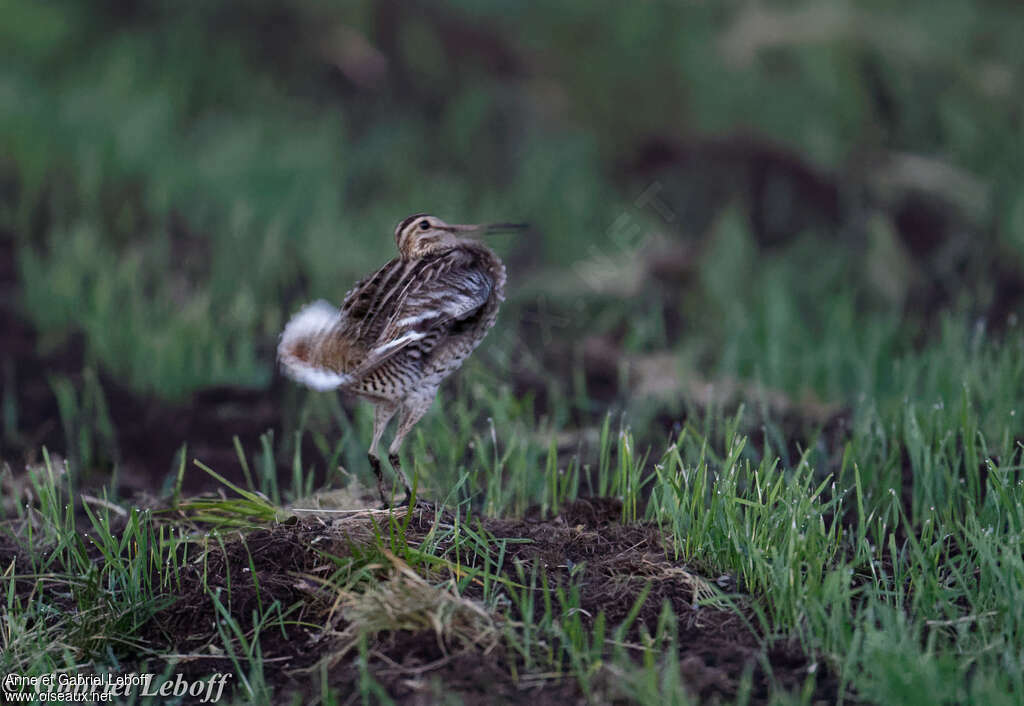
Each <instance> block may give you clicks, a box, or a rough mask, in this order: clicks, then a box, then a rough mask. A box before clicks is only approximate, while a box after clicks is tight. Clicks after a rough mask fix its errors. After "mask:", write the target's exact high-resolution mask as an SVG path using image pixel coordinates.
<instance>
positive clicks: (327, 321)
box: [277, 213, 526, 507]
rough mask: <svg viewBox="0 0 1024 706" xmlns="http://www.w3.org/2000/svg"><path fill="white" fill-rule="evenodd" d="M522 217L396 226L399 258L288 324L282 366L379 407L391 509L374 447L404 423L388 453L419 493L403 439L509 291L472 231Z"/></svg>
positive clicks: (315, 384) (499, 267) (377, 435)
mask: <svg viewBox="0 0 1024 706" xmlns="http://www.w3.org/2000/svg"><path fill="white" fill-rule="evenodd" d="M525 227H526V224H524V223H491V224H477V225H453V224H449V223H446V222H445V221H443V220H441V219H440V218H437V217H435V216H432V215H430V214H426V213H417V214H414V215H412V216H409V217H407V218H405V219H403V220H402V221H401V222H400V223H399V224H398V225H397V227H396V228H395V233H394V235H395V244H396V246H397V248H398V256H397V257H395V258H394V259H392V260H390V261H389V262H388V263H387V264H385V265H384V266H383V267H381V268H380V269H379V270H377V271H376V272H374V273H373V274H371V275H369V276H367V277H365V278H363V279H361V280H359V281H358V282H357V283H356V284H355V285H354V286H353V287H352V288H351V289H350V290H349V291H348V293H347V294H346V295H345V298H344V300H343V301H342V304H341V306H340V307H336V306H334V305H332V304H330V303H328V302H326V301H324V300H319V301H315V302H313V303H311V304H307V305H306V306H305V307H303V308H302V309H301V310H299V311H298V313H296V314H295V315H294V316H292V318H291V319H290V320H289V321H288V323H287V324H286V325H285V328H284V330H283V331H282V333H281V337H280V340H279V343H278V348H277V357H278V361H279V363H280V365H281V368H282V370H283V372H284V373H285V374H286V375H287V376H289V377H290V378H292V379H293V380H295V381H296V382H299V383H302V384H304V385H306V386H307V387H310V388H313V389H315V390H335V389H337V390H342V391H344V392H348V393H352V394H354V395H355V396H357V397H359V398H362V399H365V400H368V401H369V402H371V403H372V404H373V405H374V407H375V410H374V418H373V437H372V439H371V441H370V446H369V450H368V452H367V457H368V459H369V462H370V466H371V468H372V469H373V472H374V474H375V476H376V478H377V491H378V493H379V494H380V498H381V502H382V503H383V505H384V507H388V506H389V503H388V494H387V493H386V492H385V485H384V475H383V471H382V468H381V458H380V455H379V454H378V452H377V446H378V444H379V443H380V440H381V437H382V436H383V434H384V431H385V429H386V428H387V426H388V423H389V422H390V421H391V419H392V418H393V417H394V416H395V415H396V414H397V415H398V427H397V430H396V432H395V435H394V438H393V440H392V442H391V445H390V446H389V447H388V460H389V462H390V463H391V466H392V468H393V469H394V470H395V472H396V474H397V475H398V476H399V477H400V479H401V481H402V484H403V486H404V489H405V498H404V500H403V504H404V505H408V504H410V502H411V500H412V489H411V487H410V484H409V478H408V475H407V474H406V473H405V472H404V471H403V470H402V467H401V461H400V458H399V451H400V449H401V446H402V441H403V440H404V439H405V437H406V436H407V435H408V434H409V432H410V431H411V430H412V428H413V427H414V426H415V425H416V423H417V422H418V421H419V420H420V419H421V418H422V417H423V415H424V414H426V412H427V410H428V409H429V408H430V406H431V405H432V404H433V401H434V398H435V397H436V395H437V390H438V387H439V386H440V385H441V382H442V381H443V380H444V379H445V378H447V377H448V376H449V375H451V374H452V373H453V372H455V371H456V370H457V369H458V368H459V367H460V366H461V365H462V363H463V362H464V361H465V360H466V358H467V357H468V356H469V355H470V353H472V352H473V351H474V350H475V349H476V347H477V346H478V345H480V342H481V341H482V340H483V339H484V336H486V335H487V332H488V331H489V330H490V329H491V327H492V326H494V322H495V320H496V319H497V316H498V309H499V307H500V306H501V303H502V302H503V301H504V299H505V279H506V271H505V265H504V263H503V262H502V261H501V259H500V258H499V257H498V256H497V255H496V254H495V253H494V251H493V250H491V249H490V248H489V247H487V246H486V245H484V244H483V243H482V242H480V241H479V240H476V239H474V238H472V237H468V236H472V235H476V234H485V233H495V232H507V231H515V230H520V229H523V228H525Z"/></svg>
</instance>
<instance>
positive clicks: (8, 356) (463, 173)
mask: <svg viewBox="0 0 1024 706" xmlns="http://www.w3.org/2000/svg"><path fill="white" fill-rule="evenodd" d="M0 15H2V17H3V18H4V20H3V22H2V23H0V45H2V46H3V55H4V57H5V58H4V61H3V63H2V65H0V238H2V241H0V242H2V248H0V255H2V259H3V267H2V269H0V273H2V277H3V279H2V285H0V286H2V297H3V299H2V301H3V307H4V308H3V325H4V328H5V329H6V330H5V331H4V338H5V339H6V342H5V343H4V344H0V352H2V356H3V361H2V362H3V370H2V373H3V384H4V388H3V389H4V392H3V409H4V430H3V432H4V435H3V441H4V447H3V452H4V453H3V456H4V458H6V459H7V460H11V461H17V460H19V459H20V458H22V457H23V456H25V455H32V454H33V453H35V451H34V449H36V448H38V446H39V445H41V444H43V443H47V444H49V445H51V447H57V448H58V449H60V450H62V451H63V452H64V453H66V454H67V455H68V456H69V457H70V458H71V459H72V460H73V461H75V462H76V463H78V464H79V466H80V467H82V468H83V469H85V470H88V468H95V469H100V470H102V469H109V468H111V467H113V466H119V465H125V464H127V465H131V463H130V461H131V460H132V452H131V450H130V449H128V447H130V446H133V445H134V446H135V447H138V448H136V454H135V457H137V458H143V459H146V462H148V463H153V464H156V466H157V467H156V468H152V469H150V472H151V473H154V474H157V475H159V474H163V473H165V472H166V471H167V470H168V469H169V468H170V467H171V463H172V458H171V454H172V451H173V449H176V448H177V445H178V444H180V443H182V442H183V441H190V442H191V443H193V444H195V443H197V439H198V438H205V439H207V440H208V441H209V440H212V441H210V443H211V444H214V443H215V442H216V441H217V440H221V441H223V442H224V443H223V444H222V445H223V446H225V447H227V448H228V449H229V450H230V447H231V437H232V435H233V434H236V433H237V434H240V435H241V436H243V441H246V443H250V442H251V441H252V439H246V438H244V437H245V435H246V434H250V436H253V435H255V434H258V433H260V432H262V431H265V430H266V429H267V428H273V429H276V430H277V433H278V434H279V435H280V436H279V438H284V439H288V438H290V435H291V433H292V432H293V431H294V430H295V429H298V428H309V427H311V426H315V425H316V424H317V421H316V420H318V419H319V420H321V421H320V426H321V429H322V431H323V438H325V439H326V438H328V437H329V436H330V434H331V432H330V430H331V429H332V428H334V429H335V432H336V431H337V427H332V426H331V425H332V424H335V421H336V418H346V419H347V418H348V417H347V416H346V414H347V412H345V411H339V409H334V410H333V414H334V416H333V417H332V410H331V406H330V405H329V404H327V403H320V402H312V403H305V402H303V401H302V400H304V399H306V398H304V397H300V395H302V394H303V393H300V392H298V391H297V390H296V389H294V388H293V387H289V386H287V385H284V384H282V383H281V382H280V380H279V379H278V378H277V377H275V372H274V347H275V344H276V337H277V335H278V332H279V331H280V330H281V328H282V326H283V324H284V322H285V321H286V319H287V317H288V316H289V315H290V314H291V313H292V312H293V311H295V310H296V309H297V308H298V307H299V306H301V304H302V303H303V302H305V301H308V300H310V299H314V298H327V299H330V300H334V301H340V299H341V298H342V297H343V295H344V293H345V292H346V291H347V289H348V288H349V286H350V285H351V284H352V282H354V281H355V280H356V279H357V278H358V277H359V276H361V275H363V274H365V273H366V272H368V271H370V270H372V269H373V268H376V267H377V266H379V265H380V264H382V263H383V262H384V261H386V260H387V259H388V258H390V257H392V256H393V254H394V244H393V238H392V230H393V227H394V225H395V223H396V222H398V221H399V220H400V219H401V218H403V217H404V216H405V215H407V214H409V213H415V212H418V211H427V212H431V213H435V214H437V215H438V216H440V217H442V218H444V219H446V220H449V221H453V222H473V221H483V220H513V219H515V220H526V221H529V222H530V223H531V224H532V226H533V227H532V230H531V232H530V233H529V234H528V235H526V236H523V237H522V238H519V239H513V238H503V239H500V240H496V241H495V245H496V247H497V248H498V249H499V250H500V252H501V253H502V255H503V257H505V259H506V261H507V263H508V265H509V273H510V274H509V301H508V304H507V306H506V308H505V309H504V310H503V313H502V316H501V320H500V322H499V326H498V328H497V329H496V330H495V332H494V333H492V335H491V336H490V338H489V339H488V342H487V343H486V344H485V347H484V348H483V349H482V350H481V351H480V352H479V353H478V354H477V355H476V356H475V357H474V359H473V360H472V361H471V364H470V365H469V366H468V369H467V371H466V372H465V376H464V377H462V378H460V380H456V381H453V382H452V383H451V384H450V386H449V387H446V388H445V389H446V392H445V394H446V395H448V397H449V398H452V397H454V398H457V399H459V400H462V401H463V402H465V408H466V409H473V408H475V407H474V402H480V401H481V400H484V399H495V400H504V402H501V403H500V405H504V408H505V409H506V410H508V409H513V411H511V412H507V414H506V417H505V419H506V421H509V420H512V419H513V418H515V419H525V418H526V417H527V416H528V417H529V418H530V419H531V420H533V421H532V422H531V423H533V424H543V425H547V428H549V429H550V430H552V431H561V430H567V429H568V430H572V429H583V428H588V427H593V426H594V425H595V424H596V423H597V421H599V420H600V418H601V417H602V416H603V415H604V414H605V413H606V412H608V411H609V410H610V411H621V410H625V411H627V412H629V415H630V416H629V418H630V419H631V420H632V422H633V424H634V425H636V426H637V427H639V428H640V429H641V434H642V435H646V438H648V439H649V440H654V439H660V438H663V437H664V435H665V434H666V433H667V432H668V431H669V430H671V429H672V428H673V426H674V425H675V426H676V427H678V422H679V420H680V419H682V418H684V417H686V416H687V415H692V414H694V413H695V412H699V411H700V410H701V409H705V408H707V407H714V406H715V405H719V406H722V407H726V408H727V407H730V406H735V404H736V403H737V402H738V401H745V402H747V403H748V405H749V406H751V407H760V408H761V410H762V411H761V413H760V416H759V417H758V422H757V423H758V424H762V423H764V424H768V426H767V427H765V428H766V429H767V431H766V432H765V436H766V440H767V437H768V436H770V432H771V430H772V429H776V430H777V435H778V439H777V442H778V443H777V444H776V445H777V446H780V447H785V446H786V445H787V444H791V443H792V439H793V438H804V436H807V435H809V434H810V433H811V432H812V431H813V430H814V429H818V430H820V429H821V428H822V426H825V427H827V426H828V424H829V423H830V420H831V419H833V418H834V415H835V414H836V413H837V412H836V410H844V409H849V408H850V407H851V406H852V407H853V408H858V406H863V405H865V404H868V405H870V406H878V407H885V405H887V404H897V403H900V402H902V401H904V400H906V399H908V398H910V399H915V398H917V397H921V398H922V400H921V401H922V403H924V404H933V403H940V402H941V401H942V400H948V399H958V398H959V397H960V395H961V388H962V386H963V384H964V378H963V376H962V374H961V371H962V369H966V366H961V367H960V368H958V367H957V366H956V365H955V364H953V362H955V361H957V360H961V361H963V360H966V359H968V358H970V357H971V356H973V355H976V354H977V351H978V346H979V345H980V342H981V341H982V340H984V339H990V338H995V339H997V340H1004V339H1007V340H1008V341H1009V342H1010V345H1009V349H1008V350H1009V352H1008V353H1006V355H1007V356H1010V359H1009V363H1007V365H1008V366H1009V367H1010V368H1011V369H1012V370H1016V371H1017V372H1016V373H1011V374H1009V376H1008V377H1006V372H1005V369H1001V370H1002V372H1001V373H1000V374H1002V375H1004V377H1003V378H1000V379H1001V380H1011V381H1012V382H1011V383H1010V385H1009V387H1010V389H1005V390H1002V389H1001V390H1000V391H998V392H991V390H990V391H989V392H988V393H986V395H987V397H986V402H985V405H984V409H983V410H982V412H981V413H982V415H983V416H987V415H992V416H993V417H998V418H999V419H1000V420H1001V421H1000V425H1001V426H1000V427H999V429H998V431H1001V432H1003V433H1007V427H1006V426H1005V425H1006V424H1007V421H1006V420H1008V419H1010V416H1009V414H1010V412H1011V411H1013V409H1014V405H1015V404H1017V403H1019V399H1020V392H1021V390H1020V389H1019V387H1018V388H1017V389H1012V388H1013V385H1015V384H1017V383H1019V382H1021V380H1022V378H1021V376H1020V371H1019V368H1020V349H1021V348H1020V346H1021V335H1020V321H1019V316H1020V314H1021V312H1022V311H1024V306H1022V304H1024V170H1022V169H1021V165H1024V124H1022V120H1024V116H1022V104H1021V102H1020V99H1019V97H1020V95H1021V93H1022V89H1024V73H1022V72H1024V44H1022V42H1021V41H1020V38H1021V37H1024V6H1021V5H1020V4H1019V3H1017V2H1012V1H1009V0H1006V1H999V0H975V1H973V2H963V1H953V0H940V1H935V0H929V1H928V2H924V1H923V0H922V1H913V2H904V3H900V4H899V5H898V6H896V4H894V3H887V2H870V1H865V2H838V1H837V2H812V3H802V2H758V3H739V2H735V3H734V2H727V3H716V2H706V1H705V2H702V1H699V0H689V1H671V2H670V1H652V2H644V3H613V2H603V1H601V2H587V3H554V4H552V5H548V6H539V5H529V6H524V5H522V4H520V3H511V2H507V1H506V0H489V1H486V2H465V1H462V0H449V1H440V0H437V1H426V0H425V1H420V2H413V3H401V2H397V0H380V1H377V2H369V1H364V2H351V3H337V4H336V3H330V2H321V1H316V0H302V1H299V2H291V3H278V2H264V1H262V0H260V1H256V2H240V1H233V0H217V1H216V2H212V1H211V2H198V3H178V2H166V1H163V2H162V1H160V0H124V1H113V0H110V1H105V2H99V1H98V2H90V3H82V2H61V1H58V0H54V1H52V2H45V3H42V2H36V1H30V0H2V2H0ZM1007 337H1008V338H1007ZM908 360H909V361H912V362H913V364H912V365H910V364H907V361H908ZM929 361H934V364H931V363H930V362H929ZM951 361H952V362H951ZM901 365H902V366H903V367H901ZM994 367H997V366H991V368H990V367H987V366H979V367H978V368H977V370H978V371H979V372H977V373H975V372H971V375H978V376H984V375H985V374H986V370H990V369H992V368H994ZM1004 367H1005V366H1004ZM975 369H976V368H971V370H972V371H974V370H975ZM909 370H912V371H913V372H907V371H909ZM954 371H955V372H954ZM1014 375H1016V376H1014ZM977 383H978V384H977V385H975V386H974V388H975V389H989V388H991V387H992V386H991V385H988V388H986V384H987V383H986V381H985V380H978V381H977ZM999 387H1000V388H1002V387H1006V384H1005V383H1000V385H999ZM709 389H714V390H716V391H717V392H716V393H715V394H710V393H708V392H707V390H709ZM210 390H213V391H214V392H210ZM247 395H248V396H247ZM512 401H516V402H515V403H513V402H512ZM347 404H348V403H346V405H347ZM515 404H522V405H525V408H528V410H527V411H528V412H529V414H528V415H527V413H526V411H523V412H522V415H521V414H520V411H522V410H520V408H519V407H515ZM488 405H490V406H488ZM500 405H499V403H498V402H494V403H488V404H483V403H482V402H481V403H480V404H477V405H476V407H481V409H482V411H481V412H480V418H479V419H477V420H476V421H474V422H472V424H473V425H475V428H477V429H480V428H483V427H485V426H486V423H485V422H484V421H483V420H484V419H485V418H486V417H487V416H490V417H491V418H492V419H494V418H496V417H499V411H496V410H497V407H498V406H500ZM509 405H512V407H509ZM204 406H212V407H214V408H215V411H214V412H213V413H210V414H208V415H206V416H203V412H202V409H203V408H204ZM525 408H524V409H525ZM346 409H348V407H346ZM154 410H156V411H154ZM254 410H255V411H254ZM261 410H262V411H261ZM289 410H290V411H289ZM515 410H520V411H515ZM356 414H357V415H362V416H357V417H356V422H355V423H356V425H357V426H359V425H361V427H360V429H361V431H359V438H362V436H365V431H366V430H365V428H363V427H365V426H366V423H367V419H366V417H365V413H364V412H358V413H356ZM523 415H526V416H523ZM1021 416H1024V414H1021V415H1020V416H1018V417H1017V418H1016V419H1013V420H1012V421H1010V422H1009V424H1010V427H1009V430H1010V431H1009V433H1011V435H1013V434H1020V432H1021V425H1020V423H1019V421H1018V420H1019V419H1020V417H1021ZM185 418H188V419H192V421H187V420H186V421H182V420H183V419H185ZM196 418H198V419H200V420H201V421H199V422H196V421H195V419H196ZM57 419H59V420H60V421H59V423H57V422H56V420H57ZM168 420H171V421H175V420H176V421H175V423H171V421H168ZM311 420H312V421H311ZM499 421H500V418H499ZM147 424H148V426H147ZM431 424H433V426H431ZM772 424H774V425H775V426H774V427H773V426H771V425H772ZM133 425H134V426H133ZM139 425H141V426H139ZM197 425H200V426H202V428H201V429H200V428H198V427H197ZM441 425H442V422H440V421H437V420H436V419H435V421H434V422H430V421H429V419H428V423H427V425H426V427H425V429H426V432H425V433H426V434H428V436H429V434H432V433H435V432H438V431H439V430H441V429H442V426H441ZM128 427H131V429H129V428H128ZM801 435H804V436H801ZM161 436H162V437H167V438H159V439H158V438H157V437H161ZM253 438H254V437H253ZM147 444H148V446H147ZM570 444H571V442H570ZM321 446H323V444H321ZM352 446H353V448H352V449H351V453H350V452H349V451H347V450H346V451H345V452H344V453H345V455H346V458H348V459H349V463H350V464H352V465H354V466H357V467H358V466H359V464H361V463H363V461H362V457H361V453H362V451H361V450H360V449H359V448H357V447H358V444H352ZM151 447H152V448H151ZM165 447H166V448H165ZM139 449H148V450H152V449H156V450H157V451H158V452H159V453H155V452H154V453H155V455H154V454H150V455H147V454H148V453H149V452H148V451H147V450H142V451H140V450H139ZM324 449H325V451H324V453H325V455H326V456H329V455H330V453H329V449H327V447H326V446H324ZM230 453H232V454H233V453H234V452H233V450H231V451H230Z"/></svg>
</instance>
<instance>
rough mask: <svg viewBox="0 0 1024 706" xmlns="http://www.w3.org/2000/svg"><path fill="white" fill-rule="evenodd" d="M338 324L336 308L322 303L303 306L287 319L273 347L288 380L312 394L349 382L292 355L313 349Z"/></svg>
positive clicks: (341, 376)
mask: <svg viewBox="0 0 1024 706" xmlns="http://www.w3.org/2000/svg"><path fill="white" fill-rule="evenodd" d="M339 321H341V314H340V312H339V311H338V309H337V307H335V306H332V305H331V304H329V303H327V302H325V301H323V300H320V301H315V302H313V303H312V304H307V305H306V306H304V307H303V308H302V309H301V310H300V311H299V312H298V313H297V314H295V316H293V317H292V318H291V320H290V321H289V322H288V325H287V326H285V327H284V331H283V332H282V333H281V340H280V342H279V343H278V344H277V359H278V360H279V361H281V367H282V368H283V369H284V372H285V374H286V375H288V377H290V378H292V379H293V380H295V381H296V382H301V383H302V384H304V385H306V386H308V387H311V388H313V389H314V390H333V389H335V388H336V387H339V386H341V385H344V384H345V383H347V382H350V381H351V376H350V375H345V374H344V373H338V372H335V371H333V370H327V369H325V368H321V367H317V366H315V365H313V364H311V363H310V362H309V361H308V360H305V359H304V358H302V357H300V356H298V355H296V354H295V351H296V350H297V349H299V348H302V347H312V346H314V345H315V344H316V341H317V338H319V337H320V336H323V335H324V334H326V333H327V332H328V331H330V329H332V328H333V327H334V326H336V325H337V324H338V322H339ZM303 344H304V345H303Z"/></svg>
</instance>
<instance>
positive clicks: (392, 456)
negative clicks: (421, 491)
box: [388, 396, 433, 505]
mask: <svg viewBox="0 0 1024 706" xmlns="http://www.w3.org/2000/svg"><path fill="white" fill-rule="evenodd" d="M432 401H433V396H431V397H429V398H427V399H426V400H425V401H424V400H419V399H415V400H409V401H407V402H406V403H405V404H404V405H402V413H401V415H400V416H399V417H398V431H396V432H395V438H394V439H393V440H392V441H391V446H389V447H388V460H389V461H390V462H391V465H392V466H393V467H394V469H395V472H396V473H398V474H399V476H400V477H401V478H402V483H403V484H404V485H405V500H404V503H405V504H406V505H408V504H410V503H411V502H412V487H411V486H410V484H409V476H408V474H407V473H406V472H405V471H403V470H402V463H401V459H399V457H398V451H399V449H401V448H402V441H403V440H405V437H406V435H407V434H408V433H409V431H410V430H412V428H413V427H414V426H416V422H418V421H419V420H420V419H421V418H422V417H423V415H424V414H426V413H427V410H428V409H430V403H431V402H432Z"/></svg>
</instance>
